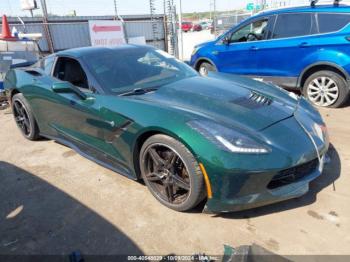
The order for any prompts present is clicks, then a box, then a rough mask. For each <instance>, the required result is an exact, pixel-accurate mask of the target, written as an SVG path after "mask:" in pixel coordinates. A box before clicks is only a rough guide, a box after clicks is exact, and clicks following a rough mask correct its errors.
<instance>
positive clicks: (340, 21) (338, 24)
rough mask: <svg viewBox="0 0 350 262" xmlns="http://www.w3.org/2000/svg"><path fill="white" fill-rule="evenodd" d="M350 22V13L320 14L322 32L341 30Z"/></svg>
mask: <svg viewBox="0 0 350 262" xmlns="http://www.w3.org/2000/svg"><path fill="white" fill-rule="evenodd" d="M349 23H350V15H349V14H318V26H319V28H320V33H330V32H336V31H339V30H340V29H342V28H343V27H345V26H346V25H347V24H349Z"/></svg>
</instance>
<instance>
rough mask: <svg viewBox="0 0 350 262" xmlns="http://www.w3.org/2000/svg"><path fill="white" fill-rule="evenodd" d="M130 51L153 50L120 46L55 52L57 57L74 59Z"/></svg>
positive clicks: (137, 46) (149, 47)
mask: <svg viewBox="0 0 350 262" xmlns="http://www.w3.org/2000/svg"><path fill="white" fill-rule="evenodd" d="M128 49H129V50H132V49H153V47H151V46H146V45H130V44H125V45H120V46H114V47H97V46H96V47H91V46H90V47H80V48H73V49H67V50H64V51H60V52H57V53H56V55H58V56H69V57H74V58H79V57H83V56H88V55H91V54H105V53H108V52H111V51H118V50H128Z"/></svg>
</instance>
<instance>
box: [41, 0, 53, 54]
mask: <svg viewBox="0 0 350 262" xmlns="http://www.w3.org/2000/svg"><path fill="white" fill-rule="evenodd" d="M41 9H42V10H43V27H44V31H45V36H46V41H47V45H48V47H49V51H50V53H53V52H55V49H54V46H53V43H52V38H51V33H50V28H49V20H48V13H47V6H46V0H41Z"/></svg>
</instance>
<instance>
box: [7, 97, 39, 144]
mask: <svg viewBox="0 0 350 262" xmlns="http://www.w3.org/2000/svg"><path fill="white" fill-rule="evenodd" d="M11 105H12V112H13V116H14V118H15V121H16V124H17V126H18V128H19V129H20V130H21V133H22V134H23V136H24V137H25V138H27V139H28V140H31V141H35V140H38V139H39V138H40V135H39V128H38V125H37V123H36V120H35V118H34V115H33V113H32V110H31V108H30V105H29V104H28V102H27V100H26V99H25V98H24V96H23V95H22V94H20V93H19V94H16V95H14V96H13V98H12V103H11Z"/></svg>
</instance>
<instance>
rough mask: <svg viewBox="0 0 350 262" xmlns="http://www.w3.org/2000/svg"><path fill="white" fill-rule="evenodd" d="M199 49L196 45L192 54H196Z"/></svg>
mask: <svg viewBox="0 0 350 262" xmlns="http://www.w3.org/2000/svg"><path fill="white" fill-rule="evenodd" d="M198 50H199V47H195V48H194V49H193V51H192V54H191V56H194V55H195V54H196V53H197V51H198Z"/></svg>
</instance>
